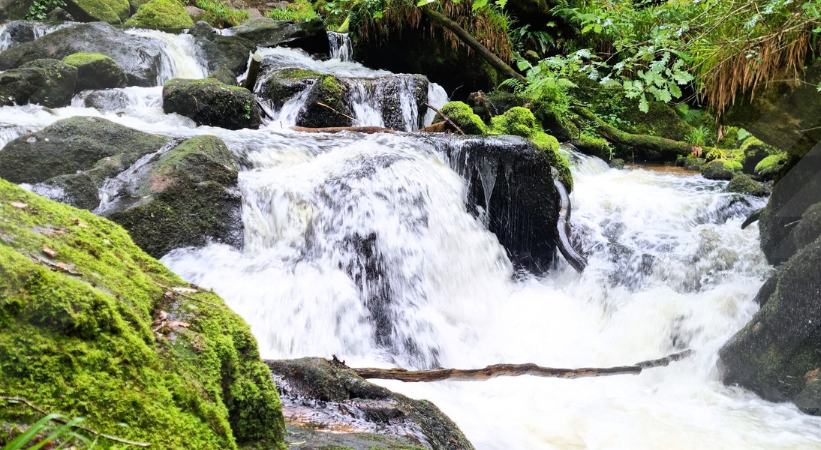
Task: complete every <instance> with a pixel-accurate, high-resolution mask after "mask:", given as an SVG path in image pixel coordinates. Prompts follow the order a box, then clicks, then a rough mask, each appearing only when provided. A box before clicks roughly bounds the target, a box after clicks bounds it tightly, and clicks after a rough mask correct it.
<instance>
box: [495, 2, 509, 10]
mask: <svg viewBox="0 0 821 450" xmlns="http://www.w3.org/2000/svg"><path fill="white" fill-rule="evenodd" d="M496 6H498V7H499V8H502V9H504V8H505V6H507V0H496Z"/></svg>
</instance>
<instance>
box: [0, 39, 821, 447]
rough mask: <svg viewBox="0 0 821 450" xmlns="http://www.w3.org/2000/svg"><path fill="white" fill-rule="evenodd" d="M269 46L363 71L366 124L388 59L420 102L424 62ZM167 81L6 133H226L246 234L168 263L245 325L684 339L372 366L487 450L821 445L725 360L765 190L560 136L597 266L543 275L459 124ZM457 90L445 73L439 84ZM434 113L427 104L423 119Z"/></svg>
mask: <svg viewBox="0 0 821 450" xmlns="http://www.w3.org/2000/svg"><path fill="white" fill-rule="evenodd" d="M129 32H131V33H135V34H139V35H143V36H148V37H151V38H153V39H157V40H159V41H160V42H162V45H163V47H164V48H165V54H166V62H165V63H164V64H165V66H164V69H163V73H162V75H161V76H160V78H161V79H162V80H166V79H168V78H171V77H175V76H186V77H194V78H196V77H202V76H204V74H205V70H204V64H203V61H202V60H200V59H199V56H198V53H197V51H196V49H195V48H194V46H193V45H191V44H192V41H190V36H174V35H170V34H166V33H160V32H151V31H142V30H131V31H129ZM260 52H261V53H263V54H264V55H265V57H266V61H267V63H268V64H272V65H271V66H270V67H271V68H284V67H305V68H309V69H312V70H317V71H319V72H321V73H329V74H334V75H336V76H338V77H340V78H342V79H343V80H344V81H345V82H346V83H350V84H349V86H351V90H350V91H351V96H352V97H351V99H350V100H351V102H352V103H353V104H354V105H356V104H357V103H358V104H360V105H361V107H362V111H361V112H359V111H357V112H356V115H357V120H358V121H359V119H362V120H361V122H363V123H365V124H372V123H376V122H378V121H379V120H382V121H384V120H385V119H384V117H385V115H384V114H383V113H382V112H381V111H382V106H383V104H382V103H380V102H376V101H375V100H374V98H375V97H374V95H375V92H376V90H377V89H379V88H378V86H379V85H375V84H373V83H371V82H372V81H374V80H375V79H378V78H380V77H391V76H393V77H395V78H393V79H394V80H396V81H395V82H396V83H397V86H399V88H398V89H399V90H398V91H397V93H396V97H395V99H394V100H395V104H396V105H399V106H398V108H397V112H398V113H397V114H398V115H400V116H401V117H400V119H401V123H402V124H403V125H405V126H407V125H408V124H409V123H410V122H411V121H412V119H414V118H415V119H419V115H420V114H422V112H421V111H418V110H417V111H416V112H413V111H412V107H411V105H410V102H408V101H407V98H410V97H407V98H405V99H402V96H403V95H409V93H410V92H412V88H413V86H412V84H413V82H412V81H411V80H412V78H411V76H409V75H404V76H395V75H394V74H390V73H388V72H385V71H376V70H371V69H368V68H366V67H364V66H362V65H361V64H357V63H355V62H353V61H343V60H342V58H340V59H331V60H329V61H318V60H314V59H312V58H310V57H309V56H308V55H306V54H304V53H303V52H300V51H298V50H293V49H281V48H277V49H261V50H260ZM403 80H407V83H405V81H403ZM369 83H370V84H369ZM357 86H361V89H360V88H359V87H357ZM161 89H162V88H161V87H153V88H125V89H119V90H109V91H104V92H100V91H95V92H84V93H80V94H78V95H77V96H76V97H75V99H74V101H73V102H72V105H71V106H69V107H65V108H54V109H49V108H43V107H40V106H37V105H22V106H7V107H0V145H2V144H4V143H5V141H8V140H10V139H13V138H15V137H17V136H19V135H22V134H23V133H27V132H30V131H35V130H38V129H41V128H43V127H45V126H47V125H50V124H52V123H54V122H55V121H57V120H60V119H64V118H67V117H74V116H96V117H105V118H106V119H109V120H112V121H115V122H117V123H120V124H123V125H126V126H129V127H132V128H136V129H139V130H142V131H145V132H150V133H158V134H165V135H168V136H171V137H172V138H175V139H182V138H187V137H190V136H193V135H201V134H212V135H216V136H218V137H220V138H221V139H223V140H224V141H225V142H226V144H227V145H228V146H229V148H230V149H231V150H232V152H234V153H235V154H236V155H237V157H238V158H239V159H241V160H242V161H243V169H242V170H241V172H240V174H239V190H240V193H241V196H242V203H243V204H242V215H243V217H242V221H243V225H244V233H245V235H244V247H243V248H242V249H236V248H233V247H230V246H227V245H223V244H215V243H214V244H209V245H207V246H204V247H202V248H184V249H178V250H175V251H173V252H171V253H170V254H168V255H166V256H165V257H164V258H163V259H162V261H163V262H164V263H165V264H166V265H168V266H169V267H171V268H172V269H173V270H174V271H176V272H177V273H178V274H180V275H181V276H183V277H184V278H185V279H187V280H189V281H191V282H194V283H197V284H198V285H200V286H203V287H205V288H213V289H214V290H215V291H216V292H217V293H218V294H220V295H221V296H222V297H223V298H224V299H225V300H226V302H227V303H228V304H229V305H230V306H231V308H233V309H234V310H235V311H237V313H239V314H240V315H241V316H242V317H243V318H244V319H245V320H246V321H247V322H248V323H249V324H250V326H251V329H252V331H253V333H254V335H255V337H256V338H257V340H258V343H259V350H260V353H261V354H262V356H263V357H265V358H291V357H302V356H324V357H330V355H332V354H336V355H338V356H339V357H340V358H342V359H345V360H347V362H348V364H349V365H351V366H383V367H388V366H403V367H407V368H421V367H434V366H441V367H459V368H476V367H483V366H486V365H488V364H494V363H502V362H504V363H525V362H533V363H538V364H541V365H545V366H552V367H586V366H613V365H623V364H629V363H633V362H636V361H641V360H646V359H652V358H657V357H659V356H662V355H665V354H667V353H671V352H673V351H677V350H680V349H683V348H691V349H693V350H694V351H695V353H694V356H693V357H691V358H688V359H686V360H683V361H680V362H677V363H675V364H673V365H671V366H670V367H666V368H657V369H654V370H652V371H646V372H645V373H642V374H641V375H636V376H618V377H606V378H588V379H578V380H562V379H550V378H537V377H519V378H506V379H503V378H498V379H494V380H489V381H485V382H475V383H472V382H437V383H400V382H391V381H380V382H379V384H381V385H384V386H386V387H388V388H390V389H392V390H395V391H397V392H401V393H403V394H405V395H408V396H410V397H414V398H425V399H428V400H430V401H432V402H433V403H435V404H436V405H437V406H438V407H439V408H441V409H442V410H443V411H444V412H445V413H446V414H447V415H448V416H450V417H451V418H452V419H453V420H454V421H455V422H456V424H457V425H458V426H459V427H460V428H461V429H462V430H463V431H464V432H465V433H466V435H467V436H468V438H469V439H470V440H471V441H472V442H473V443H474V444H475V445H476V447H477V448H479V449H511V448H515V449H518V448H523V449H530V448H555V449H566V448H590V449H607V450H610V449H631V450H632V449H658V448H664V449H668V448H669V449H674V448H681V449H690V448H704V449H729V448H744V449H767V450H769V449H804V448H821V418H818V417H812V416H808V415H804V414H801V413H800V412H799V410H798V409H797V408H795V407H794V406H793V405H790V404H774V403H770V402H765V401H763V400H761V399H760V398H758V397H756V396H755V395H753V394H751V393H750V392H747V391H744V390H742V389H738V388H733V387H726V386H724V385H723V384H722V383H721V382H720V380H719V375H718V373H717V369H716V361H717V351H718V348H719V347H720V346H721V345H722V344H723V343H724V342H726V340H727V339H728V338H729V337H730V336H732V335H733V334H734V332H735V331H737V330H738V329H740V328H741V327H742V326H743V325H744V324H745V323H746V322H747V321H748V320H749V319H750V317H752V315H753V314H754V313H755V312H756V310H757V305H756V304H755V302H754V301H753V300H752V299H753V297H754V295H755V293H756V291H757V290H758V288H759V287H760V286H761V284H762V282H763V280H764V278H765V277H766V276H768V274H769V273H770V271H771V270H772V268H771V267H770V266H768V265H767V264H766V261H765V260H764V258H763V256H762V254H761V252H760V250H759V247H758V231H757V228H756V226H755V225H753V226H751V227H749V228H747V229H746V230H741V229H740V224H741V222H742V221H743V219H744V217H745V215H746V214H747V213H748V212H750V211H752V210H754V209H757V208H760V207H761V206H763V205H764V200H762V199H758V198H753V197H746V196H740V195H737V194H727V193H724V192H723V189H724V187H725V186H726V182H721V181H710V180H706V179H704V178H702V177H701V176H699V175H693V174H679V173H665V172H657V171H653V170H647V169H641V168H636V169H628V170H616V169H611V168H609V167H608V166H607V164H605V163H604V162H603V161H601V160H599V159H597V158H594V157H590V156H585V155H581V154H579V153H577V152H575V151H574V150H573V149H572V148H570V147H564V151H565V152H567V154H568V155H569V157H570V160H571V161H572V163H573V175H574V178H575V190H574V192H573V193H572V201H573V205H574V210H573V227H574V229H575V232H576V235H577V236H578V237H579V239H580V243H581V246H582V247H583V248H584V250H585V252H586V253H587V254H588V260H589V266H588V268H587V270H586V271H585V272H584V273H583V274H581V275H579V274H577V273H575V271H574V270H572V268H570V267H569V266H568V265H566V264H565V263H564V262H563V261H557V262H556V266H555V267H554V268H553V270H552V271H551V272H549V273H548V274H547V275H544V276H542V277H536V276H533V275H529V274H527V273H517V272H516V271H515V270H514V268H513V267H512V264H511V262H510V260H509V258H508V256H507V253H506V251H505V248H503V247H502V245H501V244H500V242H499V239H498V238H497V237H496V236H495V235H494V234H492V233H491V232H489V231H488V228H487V226H486V224H485V223H484V221H483V217H484V216H483V215H482V213H484V214H487V211H484V212H482V211H480V214H476V212H475V211H469V210H468V208H467V207H466V206H465V199H466V198H467V197H468V195H469V193H470V192H472V189H471V188H473V187H476V186H468V183H469V182H468V181H467V180H465V179H464V178H463V177H462V176H460V174H461V173H463V172H464V168H460V167H456V164H457V162H456V161H455V160H452V159H450V158H448V157H447V156H446V153H445V151H444V148H445V144H447V143H448V140H449V139H452V138H451V137H448V136H436V137H434V136H431V135H430V134H424V135H423V136H422V137H419V136H414V135H412V134H411V133H393V134H373V135H363V134H356V133H339V134H313V133H294V132H291V131H289V130H288V128H290V126H292V125H293V124H294V123H295V122H296V118H297V115H298V113H299V110H300V109H301V108H302V107H303V106H304V104H305V101H306V100H307V92H308V90H307V89H306V90H303V91H302V92H300V93H299V94H297V95H295V96H294V97H293V98H292V99H290V100H289V101H287V102H286V103H285V104H284V105H283V106H282V107H281V108H279V110H277V111H275V110H273V108H271V107H270V105H269V107H268V111H269V112H270V113H271V115H272V116H273V117H275V119H274V120H272V121H271V122H270V123H268V124H267V125H266V126H264V127H262V128H261V129H259V130H238V131H230V130H225V129H221V128H215V127H206V126H196V125H195V124H194V122H193V121H191V120H190V119H187V118H184V117H181V116H178V115H176V114H163V113H162V109H161V102H160V100H159V99H160V95H161ZM357 96H358V97H357ZM445 101H447V94H446V93H445V91H444V90H443V89H442V88H441V87H440V86H437V85H435V84H432V83H431V84H430V85H429V86H428V90H427V102H428V103H429V104H431V105H433V106H436V107H439V106H441V105H442V104H444V102H445ZM366 105H367V106H368V107H369V108H371V110H370V111H365V106H366ZM406 106H407V109H406ZM355 109H356V108H354V110H355ZM377 113H378V114H377ZM377 116H378V119H377ZM366 117H370V119H367V120H366ZM432 120H433V114H432V113H431V112H430V111H426V112H425V113H424V123H425V124H427V123H430V121H432ZM368 122H371V123H368ZM406 129H412V128H411V127H406ZM0 151H2V150H0ZM157 156H158V155H157V154H150V155H147V156H144V157H143V158H141V159H140V160H138V161H136V162H135V163H134V164H132V165H131V166H130V167H129V168H127V169H126V170H125V171H124V172H123V173H121V174H118V175H117V176H114V177H111V178H110V179H109V180H108V181H106V182H105V186H104V187H103V189H102V190H103V194H104V195H102V196H101V197H103V198H102V201H101V205H100V208H99V209H100V210H101V211H103V210H106V209H108V208H109V207H110V206H111V205H112V203H116V202H117V201H118V200H120V199H119V197H118V196H119V194H120V193H123V192H125V193H126V194H128V193H129V190H131V191H133V186H134V182H133V181H134V180H135V179H137V178H139V177H141V176H143V175H144V171H145V169H146V168H147V163H150V161H151V160H152V159H153V158H156V157H157ZM500 170H504V168H503V167H496V166H495V165H493V164H483V165H482V166H481V167H479V178H478V181H474V182H479V183H481V186H478V187H477V188H478V189H481V190H482V191H483V192H486V193H487V192H492V191H493V190H495V189H496V190H498V189H499V188H500V186H501V185H500V184H499V183H496V182H495V181H494V180H495V177H493V176H492V175H493V174H494V173H497V172H498V171H500ZM130 186H131V188H130ZM29 188H30V189H32V190H33V191H35V192H39V193H41V194H45V195H53V196H59V195H60V194H61V193H60V192H57V191H49V189H50V187H49V186H46V185H34V186H29ZM131 194H132V195H133V194H134V192H131ZM486 195H487V194H486Z"/></svg>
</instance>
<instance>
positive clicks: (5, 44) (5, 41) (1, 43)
mask: <svg viewBox="0 0 821 450" xmlns="http://www.w3.org/2000/svg"><path fill="white" fill-rule="evenodd" d="M11 44H12V39H11V34H10V33H9V32H8V24H7V23H2V24H0V52H2V51H5V50H6V49H8V48H9V47H11Z"/></svg>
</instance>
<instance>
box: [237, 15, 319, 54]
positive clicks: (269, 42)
mask: <svg viewBox="0 0 821 450" xmlns="http://www.w3.org/2000/svg"><path fill="white" fill-rule="evenodd" d="M228 34H230V35H232V36H237V37H240V38H243V39H246V40H248V41H250V42H253V44H254V45H256V46H257V47H291V48H301V49H303V50H305V51H306V52H308V53H311V54H315V55H327V54H328V53H329V52H330V47H329V45H328V35H327V33H326V32H325V25H324V24H323V23H322V21H321V20H312V21H308V22H299V23H295V22H288V21H282V20H274V19H271V18H268V17H254V18H251V19H249V20H247V21H246V22H244V23H242V24H240V25H238V26H236V27H233V28H231V29H229V31H228Z"/></svg>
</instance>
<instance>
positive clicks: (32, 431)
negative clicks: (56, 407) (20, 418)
mask: <svg viewBox="0 0 821 450" xmlns="http://www.w3.org/2000/svg"><path fill="white" fill-rule="evenodd" d="M58 417H60V415H59V414H49V415H47V416H45V417H43V418H42V419H40V420H38V421H37V422H36V423H35V424H34V425H32V426H30V427H29V428H28V430H26V432H25V433H23V434H21V435H20V436H17V438H15V439H14V440H13V441H11V442H9V443H8V444H6V446H5V447H3V449H4V450H20V449H22V448H23V447H24V446H26V445H27V444H29V443H30V442H31V441H32V439H34V438H35V436H37V434H38V433H40V432H41V431H43V429H44V428H45V427H46V425H48V423H49V422H51V421H52V420H54V419H56V418H58Z"/></svg>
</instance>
